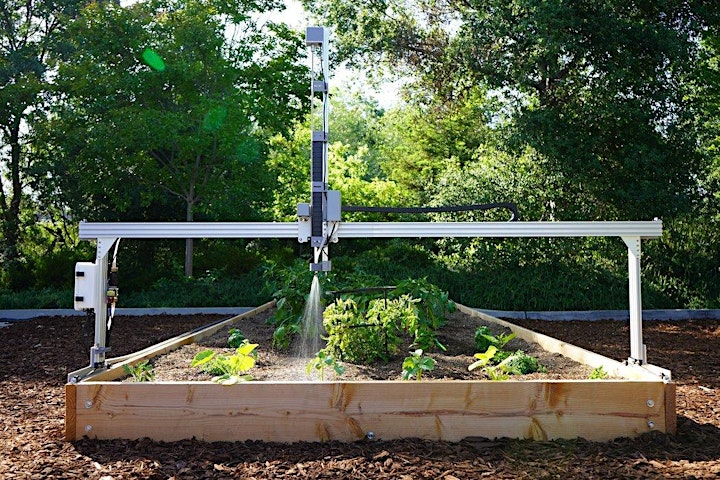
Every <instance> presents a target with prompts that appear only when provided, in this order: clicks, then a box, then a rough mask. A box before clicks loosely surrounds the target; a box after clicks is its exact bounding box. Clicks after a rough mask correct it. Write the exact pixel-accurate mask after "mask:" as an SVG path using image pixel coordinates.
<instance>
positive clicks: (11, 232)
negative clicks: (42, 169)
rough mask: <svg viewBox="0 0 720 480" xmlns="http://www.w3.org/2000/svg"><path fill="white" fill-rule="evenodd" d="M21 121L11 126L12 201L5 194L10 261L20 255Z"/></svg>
mask: <svg viewBox="0 0 720 480" xmlns="http://www.w3.org/2000/svg"><path fill="white" fill-rule="evenodd" d="M21 155H22V152H21V149H20V122H19V121H15V122H13V124H12V125H11V126H10V182H11V186H10V188H11V191H10V192H9V193H10V201H9V202H6V197H5V195H3V200H4V202H3V205H2V209H3V212H2V234H3V239H4V245H3V252H2V253H3V256H4V257H5V260H6V261H7V262H8V263H12V262H14V261H15V260H17V259H18V258H19V257H20V250H19V248H18V246H19V243H20V201H21V199H22V182H21V181H20V162H21Z"/></svg>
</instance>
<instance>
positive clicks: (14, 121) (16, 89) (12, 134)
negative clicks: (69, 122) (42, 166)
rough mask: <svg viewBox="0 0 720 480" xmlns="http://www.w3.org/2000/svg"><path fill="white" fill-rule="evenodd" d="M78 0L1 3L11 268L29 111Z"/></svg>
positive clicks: (2, 144)
mask: <svg viewBox="0 0 720 480" xmlns="http://www.w3.org/2000/svg"><path fill="white" fill-rule="evenodd" d="M79 3H80V2H78V1H73V0H62V1H48V0H22V1H20V0H4V1H3V2H2V3H0V53H1V54H2V55H1V56H0V175H1V176H2V179H1V180H0V235H1V237H0V260H2V263H3V264H5V267H6V268H5V270H6V273H10V276H11V277H12V270H14V269H15V268H16V267H17V266H18V265H17V263H18V262H19V261H20V259H21V251H20V243H21V241H22V220H21V214H22V204H23V201H24V196H25V192H24V191H25V187H26V186H27V184H26V182H27V176H26V174H27V169H28V168H29V166H30V165H31V163H32V159H31V158H30V156H29V154H28V152H29V148H30V146H29V138H28V133H29V131H30V129H31V127H30V125H28V123H27V120H28V116H29V115H31V114H32V113H33V111H35V110H36V109H38V108H41V107H42V105H43V102H44V98H43V93H44V92H45V91H46V90H47V87H48V71H49V62H50V60H51V59H52V58H53V57H54V56H55V55H56V54H57V53H58V46H59V45H60V42H59V39H60V38H61V34H62V32H63V30H64V26H65V24H66V21H67V19H68V18H69V17H70V16H72V15H73V14H74V13H75V9H76V6H77V5H78V4H79Z"/></svg>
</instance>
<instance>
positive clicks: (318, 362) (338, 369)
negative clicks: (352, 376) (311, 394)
mask: <svg viewBox="0 0 720 480" xmlns="http://www.w3.org/2000/svg"><path fill="white" fill-rule="evenodd" d="M328 368H332V369H333V371H334V372H335V375H342V374H343V373H345V367H343V365H342V364H341V363H340V362H338V361H337V359H336V358H335V357H333V356H332V354H330V353H328V352H326V351H325V350H320V351H319V352H318V353H317V355H315V358H313V359H312V360H310V362H308V364H307V368H306V369H305V371H306V373H307V374H308V375H310V372H312V371H313V370H317V371H319V372H320V381H321V382H322V381H323V380H324V379H325V370H326V369H328Z"/></svg>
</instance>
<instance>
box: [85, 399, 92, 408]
mask: <svg viewBox="0 0 720 480" xmlns="http://www.w3.org/2000/svg"><path fill="white" fill-rule="evenodd" d="M85 408H92V400H87V401H86V402H85Z"/></svg>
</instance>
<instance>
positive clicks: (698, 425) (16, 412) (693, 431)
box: [0, 316, 720, 480]
mask: <svg viewBox="0 0 720 480" xmlns="http://www.w3.org/2000/svg"><path fill="white" fill-rule="evenodd" d="M218 318H220V317H217V316H215V317H211V316H192V317H177V316H152V317H119V318H117V319H116V322H115V325H116V326H115V332H114V333H113V342H114V344H113V352H112V354H113V355H114V356H119V355H123V354H127V353H132V352H135V351H138V350H140V349H142V348H145V347H148V346H150V345H153V344H155V343H158V342H160V341H161V340H164V339H167V338H170V337H172V336H175V335H178V334H180V333H183V332H186V331H189V330H191V329H193V328H196V327H198V326H201V325H205V324H208V323H209V322H210V321H212V320H214V319H218ZM517 323H520V324H522V326H525V327H527V328H530V329H532V330H535V331H538V332H541V333H546V334H548V335H550V336H553V337H555V338H558V339H560V340H563V341H566V342H568V343H572V344H575V345H578V346H581V347H583V348H587V349H589V350H592V351H595V352H598V353H602V354H603V355H605V356H608V357H610V358H614V359H623V358H627V356H628V353H629V352H628V327H627V324H626V323H625V322H614V321H607V322H605V321H601V322H526V321H522V322H517ZM81 338H82V333H81V328H80V320H79V319H78V318H63V317H44V318H37V319H34V320H30V321H25V322H18V323H14V324H13V325H11V326H9V327H5V328H2V329H0V339H2V348H1V349H0V399H1V401H0V402H1V403H0V405H1V407H2V408H0V478H3V479H5V478H18V479H45V478H57V479H59V478H63V479H65V478H91V479H101V478H102V479H105V480H110V479H171V478H172V479H187V478H244V479H275V478H287V479H291V478H292V479H296V478H329V479H344V478H347V479H351V478H352V479H361V478H371V479H439V478H444V479H447V480H452V479H454V478H457V479H475V478H493V479H510V478H528V479H535V478H582V479H627V478H630V479H632V478H638V479H640V478H643V479H645V478H650V479H654V478H657V479H661V478H673V479H680V478H684V479H692V478H697V479H701V478H702V479H706V478H718V477H720V448H718V445H720V401H719V400H720V395H719V394H718V392H719V389H720V348H718V346H719V345H720V321H718V320H692V321H682V322H645V343H646V344H647V346H648V357H649V360H650V362H652V363H654V364H656V365H660V366H662V367H665V368H668V369H670V370H672V372H673V376H674V378H675V380H676V381H677V382H678V392H677V394H678V397H677V414H678V431H677V434H676V435H663V434H648V435H644V436H641V437H639V438H633V439H624V438H622V439H617V440H615V441H612V442H605V443H595V442H587V441H584V440H573V441H552V442H533V441H520V440H503V439H500V440H487V439H481V438H478V439H468V440H465V441H463V442H460V443H444V442H429V441H421V440H417V439H405V440H398V441H386V442H357V443H335V442H328V443H297V444H291V445H282V444H273V443H261V442H244V443H202V442H198V441H194V440H186V441H181V442H172V443H162V442H152V441H149V440H147V439H145V440H137V441H126V440H113V441H91V440H87V439H86V440H81V441H78V442H73V443H68V442H65V441H64V440H63V438H64V421H63V420H64V408H65V395H64V385H65V379H66V376H67V373H68V372H69V371H73V370H76V369H77V368H80V367H83V366H84V365H85V364H86V363H87V353H86V352H85V351H84V349H83V348H82V346H81V345H82V342H81Z"/></svg>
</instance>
